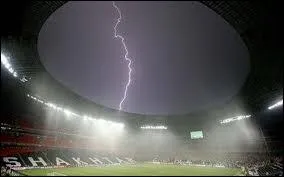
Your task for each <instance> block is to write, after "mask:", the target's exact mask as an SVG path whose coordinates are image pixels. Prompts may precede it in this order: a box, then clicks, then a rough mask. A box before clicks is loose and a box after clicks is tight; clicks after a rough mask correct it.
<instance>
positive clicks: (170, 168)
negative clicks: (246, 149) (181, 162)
mask: <svg viewBox="0 0 284 177" xmlns="http://www.w3.org/2000/svg"><path fill="white" fill-rule="evenodd" d="M22 173H24V174H27V175H30V176H52V175H51V174H52V173H54V174H55V175H54V176H56V175H60V174H61V175H66V176H76V175H78V176H84V175H85V176H90V175H93V176H96V175H98V176H99V175H101V176H114V175H117V176H128V175H133V176H138V175H142V176H162V175H165V176H209V175H210V176H234V175H238V174H240V170H239V169H230V168H211V167H192V166H191V167H190V166H177V165H155V164H140V165H121V166H107V167H72V168H57V169H29V170H23V171H22Z"/></svg>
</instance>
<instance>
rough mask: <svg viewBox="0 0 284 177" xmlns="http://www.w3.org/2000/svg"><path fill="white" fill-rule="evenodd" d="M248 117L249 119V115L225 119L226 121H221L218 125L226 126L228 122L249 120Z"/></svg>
mask: <svg viewBox="0 0 284 177" xmlns="http://www.w3.org/2000/svg"><path fill="white" fill-rule="evenodd" d="M250 117H251V115H240V116H236V117H231V118H227V119H224V120H221V121H220V123H221V124H226V123H229V122H233V121H237V120H242V119H246V118H250Z"/></svg>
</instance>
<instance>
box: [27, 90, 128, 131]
mask: <svg viewBox="0 0 284 177" xmlns="http://www.w3.org/2000/svg"><path fill="white" fill-rule="evenodd" d="M27 97H29V98H31V99H33V100H35V101H37V102H40V103H42V104H44V105H46V106H48V107H50V108H53V109H54V110H57V111H61V112H64V113H65V114H66V115H67V116H69V115H71V114H72V115H73V116H76V117H79V118H83V120H85V121H87V120H89V121H92V122H93V123H97V125H98V126H99V127H101V128H103V129H119V130H121V129H123V128H124V124H123V123H117V122H112V121H109V120H104V119H95V118H93V117H90V116H87V115H88V114H86V115H83V116H81V115H78V114H75V113H73V112H72V111H70V110H68V109H64V108H62V107H60V106H58V105H56V104H54V103H51V102H46V101H43V100H40V99H39V98H36V97H34V96H32V95H30V94H27Z"/></svg>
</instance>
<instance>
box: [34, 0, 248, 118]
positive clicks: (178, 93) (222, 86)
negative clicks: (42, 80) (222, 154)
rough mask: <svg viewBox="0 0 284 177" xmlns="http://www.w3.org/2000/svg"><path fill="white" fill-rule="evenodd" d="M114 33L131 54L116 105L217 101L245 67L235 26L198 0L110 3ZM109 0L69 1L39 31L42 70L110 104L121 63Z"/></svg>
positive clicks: (155, 110)
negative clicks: (125, 94) (129, 81)
mask: <svg viewBox="0 0 284 177" xmlns="http://www.w3.org/2000/svg"><path fill="white" fill-rule="evenodd" d="M117 5H118V7H119V8H120V9H121V11H122V18H123V19H122V22H121V23H120V24H119V26H118V31H119V33H120V34H121V35H123V36H124V37H125V38H126V43H127V47H128V49H129V52H130V53H129V55H130V56H131V58H132V60H133V68H134V71H133V75H132V78H133V82H132V84H131V86H130V87H129V92H128V97H127V99H126V100H125V104H124V106H123V108H124V109H123V110H124V111H128V112H134V113H143V114H144V113H145V114H178V113H188V112H191V111H194V110H199V109H205V108H208V107H211V106H214V105H220V104H222V103H224V102H225V101H227V100H229V99H230V98H231V97H232V96H233V95H235V94H236V93H237V92H238V91H239V89H240V87H241V86H242V84H243V82H244V81H245V78H246V75H247V74H248V71H249V61H248V51H247V49H246V47H245V45H244V43H243V42H242V41H241V38H240V37H239V36H238V34H237V33H236V32H235V30H234V29H233V28H232V27H231V26H229V24H227V22H225V20H223V19H222V18H221V17H220V16H218V15H217V14H215V13H214V12H213V11H212V10H210V9H208V8H207V7H205V6H203V5H202V4H200V3H198V2H117ZM117 17H118V14H117V13H116V11H115V9H114V8H113V7H112V3H111V2H69V3H67V4H66V5H64V6H63V7H61V8H60V9H58V10H57V11H56V12H55V13H54V14H52V15H51V16H50V18H49V19H48V20H47V22H46V23H45V24H44V26H43V28H42V29H41V32H40V35H39V40H38V49H39V54H40V57H41V61H42V63H43V65H44V66H45V68H46V69H47V70H48V71H49V72H50V73H51V74H52V75H53V76H54V77H55V78H56V79H57V80H59V81H60V82H61V83H63V84H64V85H66V86H68V87H69V88H70V89H72V90H73V91H75V92H77V93H78V94H80V95H82V96H83V97H86V98H88V99H90V100H93V101H94V102H95V103H98V104H102V105H105V106H107V107H111V108H115V109H118V105H119V102H120V100H121V98H122V96H123V92H124V87H125V83H126V81H127V77H128V76H127V74H128V69H127V63H126V61H124V60H123V56H124V51H123V48H122V44H121V42H120V41H119V40H117V39H115V38H114V36H113V35H114V31H113V26H114V24H115V20H116V18H117Z"/></svg>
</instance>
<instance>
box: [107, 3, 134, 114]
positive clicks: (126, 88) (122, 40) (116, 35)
mask: <svg viewBox="0 0 284 177" xmlns="http://www.w3.org/2000/svg"><path fill="white" fill-rule="evenodd" d="M112 6H113V7H114V8H115V9H116V11H117V12H118V14H119V17H118V19H117V20H116V23H115V25H114V37H115V38H119V39H120V40H121V43H122V45H123V47H124V50H125V55H124V59H125V60H126V61H127V62H128V82H127V84H126V86H125V90H124V95H123V98H122V100H121V101H120V103H119V110H121V109H122V104H123V102H124V100H125V99H126V97H127V91H128V87H129V85H130V83H131V72H132V68H131V64H132V61H131V59H130V58H129V57H128V49H127V46H126V44H125V39H124V37H122V36H121V35H119V34H117V29H116V28H117V26H118V24H119V23H120V22H121V18H122V16H121V11H120V9H119V8H118V7H117V5H116V4H115V2H114V1H112Z"/></svg>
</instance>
